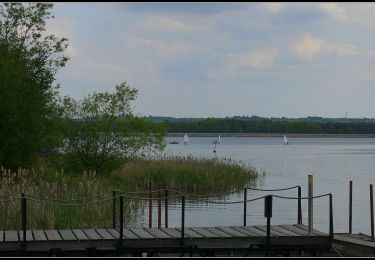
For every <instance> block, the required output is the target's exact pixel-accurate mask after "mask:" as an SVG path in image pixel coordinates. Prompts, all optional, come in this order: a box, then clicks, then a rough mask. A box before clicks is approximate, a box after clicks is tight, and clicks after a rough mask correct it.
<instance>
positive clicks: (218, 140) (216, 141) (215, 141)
mask: <svg viewBox="0 0 375 260" xmlns="http://www.w3.org/2000/svg"><path fill="white" fill-rule="evenodd" d="M212 143H213V144H220V134H219V138H218V139H217V140H213V141H212Z"/></svg>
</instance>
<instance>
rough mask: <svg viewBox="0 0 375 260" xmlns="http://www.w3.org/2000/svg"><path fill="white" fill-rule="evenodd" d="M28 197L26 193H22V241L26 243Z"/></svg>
mask: <svg viewBox="0 0 375 260" xmlns="http://www.w3.org/2000/svg"><path fill="white" fill-rule="evenodd" d="M26 209H27V204H26V197H25V194H24V193H21V214H22V242H23V244H25V243H26V213H27V212H26Z"/></svg>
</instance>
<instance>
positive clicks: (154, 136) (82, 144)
mask: <svg viewBox="0 0 375 260" xmlns="http://www.w3.org/2000/svg"><path fill="white" fill-rule="evenodd" d="M137 93H138V91H137V90H136V89H134V88H131V87H130V86H129V85H128V84H127V83H126V82H124V83H122V84H120V85H118V86H116V90H115V91H114V92H113V93H110V92H95V93H94V94H92V95H88V96H86V97H84V98H83V100H80V101H76V100H74V99H72V98H69V97H65V98H64V100H63V104H62V106H63V107H64V109H63V111H64V117H65V118H66V119H67V120H68V121H69V122H70V129H69V131H68V133H67V135H66V142H65V145H64V148H63V150H64V152H65V153H66V155H67V159H68V161H69V164H70V165H71V166H72V167H73V168H75V169H79V170H81V169H91V170H96V171H98V172H102V171H111V170H113V169H114V168H116V167H118V166H119V165H120V164H121V163H122V162H123V161H128V160H131V159H132V158H134V157H135V156H145V155H147V154H150V153H151V154H152V153H156V152H158V151H161V150H163V148H164V146H165V142H164V137H165V129H164V128H163V127H162V125H160V124H155V123H152V122H150V121H147V120H145V119H143V118H140V117H137V116H135V115H133V112H132V109H131V101H134V100H135V99H136V96H137Z"/></svg>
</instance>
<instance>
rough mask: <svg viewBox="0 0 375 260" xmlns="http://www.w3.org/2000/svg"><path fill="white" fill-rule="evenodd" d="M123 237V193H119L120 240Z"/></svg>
mask: <svg viewBox="0 0 375 260" xmlns="http://www.w3.org/2000/svg"><path fill="white" fill-rule="evenodd" d="M123 237H124V195H122V194H121V195H120V240H121V241H122V239H123Z"/></svg>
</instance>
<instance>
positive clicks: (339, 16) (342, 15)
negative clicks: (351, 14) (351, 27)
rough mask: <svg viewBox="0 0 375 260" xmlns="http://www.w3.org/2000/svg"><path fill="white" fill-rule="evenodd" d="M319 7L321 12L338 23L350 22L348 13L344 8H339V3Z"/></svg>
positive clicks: (324, 4) (323, 4) (319, 5)
mask: <svg viewBox="0 0 375 260" xmlns="http://www.w3.org/2000/svg"><path fill="white" fill-rule="evenodd" d="M318 7H319V9H320V10H321V11H323V12H324V13H326V14H327V15H329V16H330V17H332V18H333V19H335V20H337V21H346V20H348V15H347V13H346V11H345V10H344V9H343V8H341V7H339V6H338V4H337V3H319V4H318Z"/></svg>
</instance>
